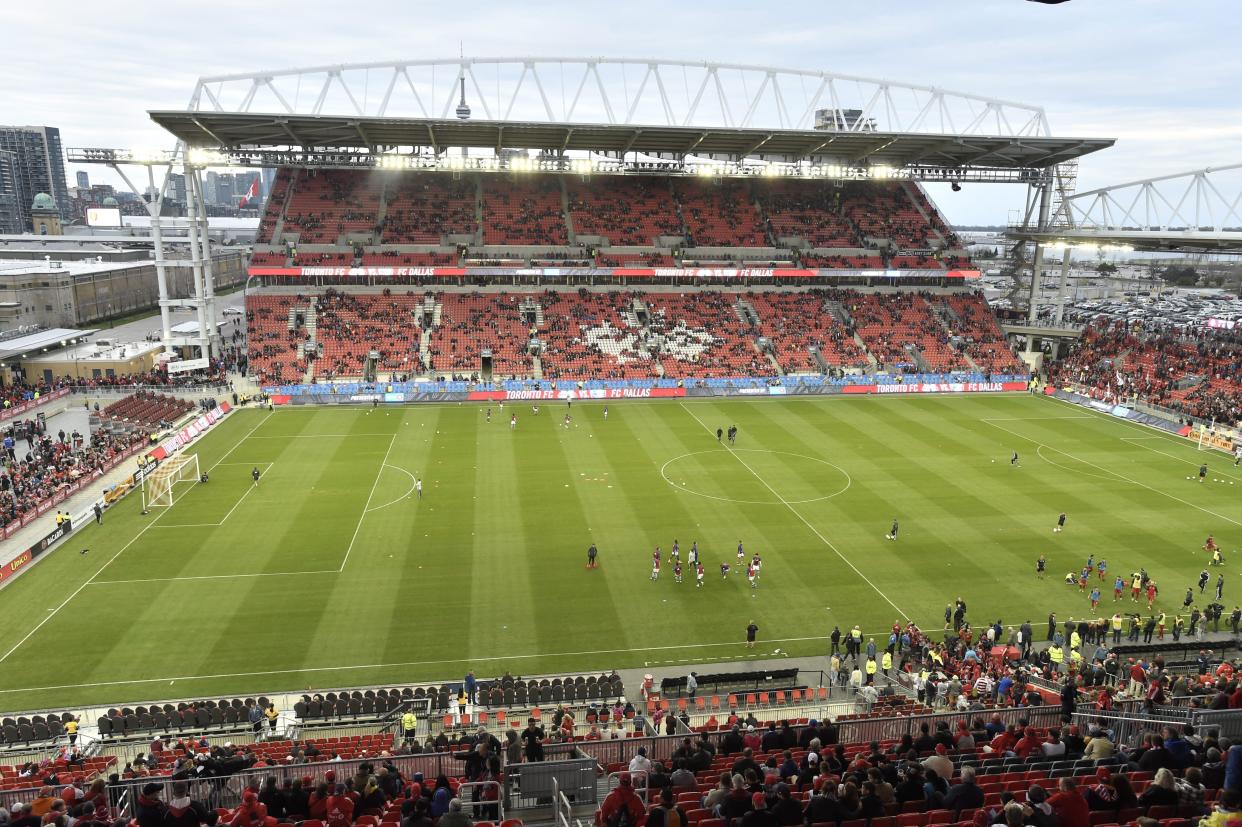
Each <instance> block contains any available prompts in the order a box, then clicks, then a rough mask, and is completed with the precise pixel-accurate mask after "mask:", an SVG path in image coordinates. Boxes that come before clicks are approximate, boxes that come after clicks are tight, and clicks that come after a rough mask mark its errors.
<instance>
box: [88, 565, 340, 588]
mask: <svg viewBox="0 0 1242 827" xmlns="http://www.w3.org/2000/svg"><path fill="white" fill-rule="evenodd" d="M299 574H340V572H339V571H338V570H337V569H319V570H316V571H265V572H259V573H258V574H204V575H198V576H194V575H187V576H184V577H143V578H139V579H137V580H96V581H94V582H92V583H91V584H90V585H92V586H119V585H124V584H127V583H180V582H181V581H183V580H232V579H234V578H238V577H291V576H293V575H299Z"/></svg>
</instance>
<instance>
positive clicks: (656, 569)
mask: <svg viewBox="0 0 1242 827" xmlns="http://www.w3.org/2000/svg"><path fill="white" fill-rule="evenodd" d="M651 579H652V580H659V579H660V558H659V557H654V558H652V560H651Z"/></svg>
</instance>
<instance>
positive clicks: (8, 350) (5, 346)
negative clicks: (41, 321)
mask: <svg viewBox="0 0 1242 827" xmlns="http://www.w3.org/2000/svg"><path fill="white" fill-rule="evenodd" d="M98 332H99V330H98V329H95V328H91V329H88V330H75V329H70V328H64V327H54V328H52V329H51V330H40V331H38V332H37V333H30V334H27V335H25V336H17V337H15V338H12V339H5V340H4V341H0V361H7V360H9V359H12V358H14V357H24V356H26V355H27V354H31V353H41V352H43V351H45V350H54V349H59V348H62V347H66V346H67V345H68V344H70V343H75V342H77V341H79V340H82V339H85V338H87V337H88V336H93V335H94V334H96V333H98Z"/></svg>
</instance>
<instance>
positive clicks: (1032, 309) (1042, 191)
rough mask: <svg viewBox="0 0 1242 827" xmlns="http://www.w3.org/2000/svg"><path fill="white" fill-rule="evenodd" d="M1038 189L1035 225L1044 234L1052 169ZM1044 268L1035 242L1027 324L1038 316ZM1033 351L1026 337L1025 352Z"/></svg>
mask: <svg viewBox="0 0 1242 827" xmlns="http://www.w3.org/2000/svg"><path fill="white" fill-rule="evenodd" d="M1036 186H1038V187H1039V219H1038V224H1037V225H1036V226H1037V227H1038V228H1039V232H1044V231H1046V230H1047V228H1048V218H1049V215H1050V213H1051V212H1052V169H1051V168H1049V169H1046V170H1044V175H1043V176H1042V178H1041V179H1040V183H1039V184H1037V185H1036ZM1043 266H1044V244H1043V242H1042V241H1037V242H1035V255H1034V256H1033V257H1032V258H1031V289H1030V292H1029V293H1028V294H1027V312H1026V320H1027V323H1028V324H1032V325H1033V324H1035V318H1036V316H1037V315H1038V314H1039V305H1038V304H1037V303H1036V301H1035V294H1036V292H1037V291H1038V290H1039V278H1040V270H1041V269H1042V268H1043ZM1034 349H1035V337H1034V336H1027V337H1026V352H1027V353H1030V352H1032V351H1033V350H1034Z"/></svg>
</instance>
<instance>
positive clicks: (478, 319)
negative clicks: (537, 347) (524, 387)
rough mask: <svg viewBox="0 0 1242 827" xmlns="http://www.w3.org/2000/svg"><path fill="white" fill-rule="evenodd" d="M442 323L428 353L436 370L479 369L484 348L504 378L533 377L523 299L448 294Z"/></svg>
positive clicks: (441, 299) (444, 296) (503, 295)
mask: <svg viewBox="0 0 1242 827" xmlns="http://www.w3.org/2000/svg"><path fill="white" fill-rule="evenodd" d="M438 302H439V308H440V321H439V324H437V325H435V326H434V327H433V328H432V330H431V340H430V342H429V343H428V346H427V351H428V354H429V355H430V357H431V369H432V370H436V371H442V372H447V373H469V372H473V371H478V370H479V360H480V357H481V355H482V352H483V351H484V350H490V351H491V354H492V370H493V371H494V372H495V373H496V374H498V375H500V376H529V375H530V374H531V359H530V355H529V344H530V326H529V325H527V324H526V323H525V322H524V321H523V320H522V317H521V313H520V312H519V311H518V307H517V302H518V297H517V296H514V295H513V294H507V293H443V294H440V295H439V296H438Z"/></svg>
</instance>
